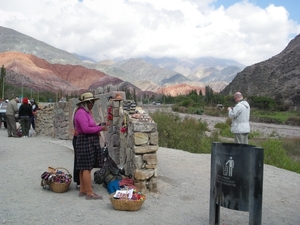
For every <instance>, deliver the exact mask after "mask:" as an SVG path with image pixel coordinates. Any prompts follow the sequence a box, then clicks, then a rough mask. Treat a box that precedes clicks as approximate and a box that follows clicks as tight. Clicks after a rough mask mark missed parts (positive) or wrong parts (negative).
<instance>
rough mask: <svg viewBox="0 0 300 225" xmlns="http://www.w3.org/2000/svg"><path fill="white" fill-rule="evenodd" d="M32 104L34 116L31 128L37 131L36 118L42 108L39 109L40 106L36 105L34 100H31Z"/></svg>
mask: <svg viewBox="0 0 300 225" xmlns="http://www.w3.org/2000/svg"><path fill="white" fill-rule="evenodd" d="M30 103H31V107H32V114H33V116H32V117H31V119H30V120H31V126H32V129H33V130H35V117H36V113H37V110H39V109H40V108H39V107H38V105H37V104H36V102H35V100H34V99H31V100H30Z"/></svg>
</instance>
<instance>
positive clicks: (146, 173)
mask: <svg viewBox="0 0 300 225" xmlns="http://www.w3.org/2000/svg"><path fill="white" fill-rule="evenodd" d="M153 175H154V170H150V169H148V170H140V169H136V170H135V173H134V179H135V180H148V179H150V177H153Z"/></svg>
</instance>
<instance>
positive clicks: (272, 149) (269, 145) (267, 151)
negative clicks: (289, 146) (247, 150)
mask: <svg viewBox="0 0 300 225" xmlns="http://www.w3.org/2000/svg"><path fill="white" fill-rule="evenodd" d="M261 145H262V147H263V148H264V163H266V164H269V165H274V166H276V167H279V168H282V169H286V170H290V171H295V172H297V173H300V164H299V163H297V162H296V161H295V160H293V159H291V158H290V157H288V155H287V152H286V151H285V149H284V148H283V144H282V141H281V140H275V139H269V140H267V141H264V142H262V144H261Z"/></svg>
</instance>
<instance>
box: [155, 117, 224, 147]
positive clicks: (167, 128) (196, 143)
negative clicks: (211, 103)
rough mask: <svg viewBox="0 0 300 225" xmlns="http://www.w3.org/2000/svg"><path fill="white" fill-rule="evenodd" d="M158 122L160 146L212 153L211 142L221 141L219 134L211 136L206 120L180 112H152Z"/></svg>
mask: <svg viewBox="0 0 300 225" xmlns="http://www.w3.org/2000/svg"><path fill="white" fill-rule="evenodd" d="M150 116H151V117H152V119H153V120H154V121H155V122H156V123H157V130H158V134H159V146H161V147H165V148H175V149H181V150H184V151H188V152H191V153H210V151H211V142H214V141H219V139H218V134H217V133H213V134H212V135H210V136H209V137H208V136H207V135H206V134H205V131H208V126H207V123H206V122H203V121H201V120H196V119H194V118H189V117H184V118H183V119H182V118H180V117H179V115H178V114H176V113H175V114H173V113H165V112H161V111H156V112H154V113H153V114H150Z"/></svg>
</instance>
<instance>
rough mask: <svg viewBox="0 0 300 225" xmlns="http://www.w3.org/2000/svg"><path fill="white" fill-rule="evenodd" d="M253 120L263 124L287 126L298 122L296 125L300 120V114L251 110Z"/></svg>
mask: <svg viewBox="0 0 300 225" xmlns="http://www.w3.org/2000/svg"><path fill="white" fill-rule="evenodd" d="M251 118H252V119H253V120H257V119H255V118H258V120H260V121H262V122H269V123H277V124H285V123H288V121H293V122H294V121H296V123H297V122H298V121H299V120H300V117H299V113H297V112H296V111H282V112H280V111H266V110H264V111H263V110H251Z"/></svg>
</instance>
